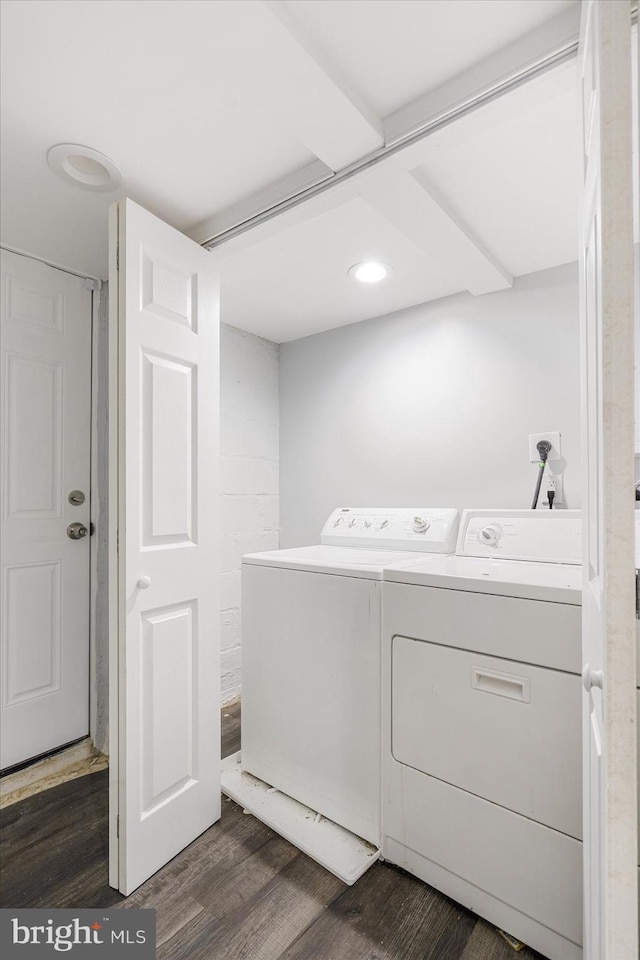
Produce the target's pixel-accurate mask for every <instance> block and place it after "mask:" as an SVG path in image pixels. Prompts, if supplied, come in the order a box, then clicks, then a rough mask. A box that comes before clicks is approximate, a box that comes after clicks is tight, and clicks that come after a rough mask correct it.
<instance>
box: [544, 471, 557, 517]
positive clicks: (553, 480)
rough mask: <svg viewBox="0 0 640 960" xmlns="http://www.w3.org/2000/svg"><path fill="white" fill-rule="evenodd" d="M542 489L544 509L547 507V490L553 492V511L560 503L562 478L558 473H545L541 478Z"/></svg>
mask: <svg viewBox="0 0 640 960" xmlns="http://www.w3.org/2000/svg"><path fill="white" fill-rule="evenodd" d="M542 489H543V491H544V500H543V504H544V506H545V507H548V506H549V490H554V491H555V497H554V499H553V509H554V510H555V509H556V507H559V506H560V504H561V503H562V476H561V474H559V473H547V474H546V475H545V476H544V477H543V478H542Z"/></svg>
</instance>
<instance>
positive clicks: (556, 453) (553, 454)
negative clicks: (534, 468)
mask: <svg viewBox="0 0 640 960" xmlns="http://www.w3.org/2000/svg"><path fill="white" fill-rule="evenodd" d="M541 440H548V441H549V442H550V444H551V450H550V451H549V456H548V457H547V459H548V460H560V459H561V458H562V445H561V442H560V433H559V431H558V432H555V433H552V432H551V431H549V432H548V433H530V434H529V460H530V461H531V463H538V462H539V460H540V454H539V453H538V450H537V448H536V444H537V443H539V442H540V441H541Z"/></svg>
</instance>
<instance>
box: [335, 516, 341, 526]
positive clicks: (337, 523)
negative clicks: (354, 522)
mask: <svg viewBox="0 0 640 960" xmlns="http://www.w3.org/2000/svg"><path fill="white" fill-rule="evenodd" d="M341 524H342V517H338V519H337V520H334V521H333V525H334V527H339V526H340V525H341Z"/></svg>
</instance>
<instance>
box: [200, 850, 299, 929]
mask: <svg viewBox="0 0 640 960" xmlns="http://www.w3.org/2000/svg"><path fill="white" fill-rule="evenodd" d="M298 853H299V851H298V850H297V849H296V848H295V847H294V846H293V845H292V844H291V843H287V841H286V840H283V839H282V837H278V836H274V837H272V838H271V839H269V840H267V842H266V843H264V844H263V845H262V846H261V847H260V848H259V849H257V850H256V851H255V852H254V853H253V854H251V856H250V857H245V858H244V859H242V860H240V862H238V863H236V864H235V865H234V866H233V867H232V868H231V869H230V870H228V871H227V872H226V873H225V874H224V875H223V876H222V877H220V876H219V872H218V871H217V870H216V875H215V876H212V875H211V873H208V874H205V875H204V876H203V877H202V878H201V879H199V880H198V882H197V884H195V885H194V886H193V887H192V888H191V894H192V896H193V897H195V898H196V899H197V900H198V901H199V903H201V904H202V905H203V907H206V909H207V912H208V913H209V915H210V916H212V917H214V918H215V919H216V920H222V919H224V917H226V916H228V915H229V914H231V913H234V912H236V913H237V912H238V911H240V910H241V909H242V908H243V906H244V905H245V904H246V903H249V902H251V900H252V899H254V898H255V897H256V896H257V894H258V893H259V892H260V891H261V890H263V889H264V888H265V887H266V886H267V884H268V883H271V882H272V881H273V880H275V878H276V877H277V876H278V874H279V873H281V871H282V870H283V869H284V868H285V867H286V866H287V865H288V864H289V863H291V861H292V860H294V859H295V858H296V857H297V856H298Z"/></svg>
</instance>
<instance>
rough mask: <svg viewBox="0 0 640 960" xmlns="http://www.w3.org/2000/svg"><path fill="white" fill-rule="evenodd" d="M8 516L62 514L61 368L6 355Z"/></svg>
mask: <svg viewBox="0 0 640 960" xmlns="http://www.w3.org/2000/svg"><path fill="white" fill-rule="evenodd" d="M4 382H5V397H4V413H5V425H4V430H5V432H4V436H5V449H4V457H3V460H4V468H5V483H4V488H5V511H4V513H5V518H6V519H8V520H27V519H33V520H37V519H40V520H43V519H45V518H57V517H60V516H61V499H62V384H63V364H62V362H60V361H57V360H55V361H49V360H43V359H36V358H34V357H24V356H20V355H18V354H15V353H9V352H7V353H6V355H5V377H4Z"/></svg>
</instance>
